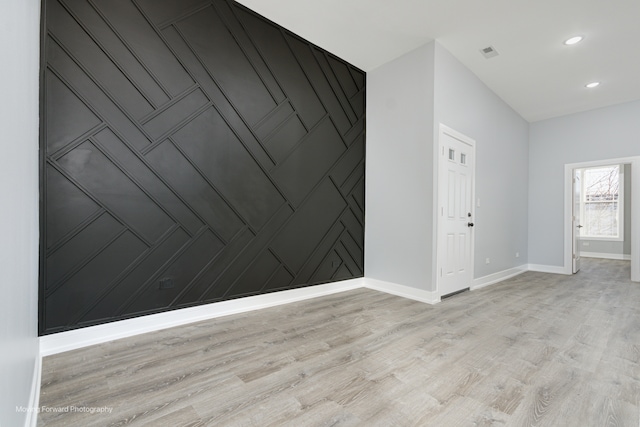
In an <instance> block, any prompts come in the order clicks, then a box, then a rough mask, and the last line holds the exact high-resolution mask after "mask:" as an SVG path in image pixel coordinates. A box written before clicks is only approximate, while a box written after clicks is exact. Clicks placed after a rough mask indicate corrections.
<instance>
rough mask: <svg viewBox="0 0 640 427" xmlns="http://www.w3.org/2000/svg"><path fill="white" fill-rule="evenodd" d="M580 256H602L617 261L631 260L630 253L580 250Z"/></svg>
mask: <svg viewBox="0 0 640 427" xmlns="http://www.w3.org/2000/svg"><path fill="white" fill-rule="evenodd" d="M580 256H581V257H584V258H604V259H616V260H619V261H631V255H627V254H608V253H604V252H583V251H580Z"/></svg>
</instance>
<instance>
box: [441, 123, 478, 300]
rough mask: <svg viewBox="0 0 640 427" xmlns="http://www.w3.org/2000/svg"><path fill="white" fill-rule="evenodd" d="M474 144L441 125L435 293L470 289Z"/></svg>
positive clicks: (471, 275) (442, 293) (445, 293)
mask: <svg viewBox="0 0 640 427" xmlns="http://www.w3.org/2000/svg"><path fill="white" fill-rule="evenodd" d="M474 165H475V143H474V141H473V140H471V139H469V138H467V137H465V136H464V135H461V134H459V133H457V132H455V131H453V130H451V129H448V128H447V127H445V126H442V125H441V126H440V134H439V161H438V166H439V167H438V170H439V178H438V201H439V203H438V215H439V216H438V256H437V259H438V273H437V274H438V293H439V294H440V296H445V295H448V294H451V293H454V292H458V291H460V290H463V289H466V288H469V287H470V286H471V281H472V280H473V229H474V228H473V227H474V217H473V214H474V209H473V198H474Z"/></svg>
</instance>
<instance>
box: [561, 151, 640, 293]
mask: <svg viewBox="0 0 640 427" xmlns="http://www.w3.org/2000/svg"><path fill="white" fill-rule="evenodd" d="M615 164H631V280H632V281H634V282H640V156H634V157H620V158H615V159H607V160H595V161H591V162H581V163H567V164H565V165H564V267H563V270H564V274H573V259H572V255H573V251H572V245H573V242H572V240H573V229H572V225H571V216H572V204H573V171H574V169H581V168H590V167H595V166H606V165H615ZM625 203H626V201H625Z"/></svg>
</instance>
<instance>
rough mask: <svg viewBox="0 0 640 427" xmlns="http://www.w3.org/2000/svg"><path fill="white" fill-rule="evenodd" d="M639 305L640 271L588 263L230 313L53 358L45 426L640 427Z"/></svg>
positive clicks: (45, 373)
mask: <svg viewBox="0 0 640 427" xmlns="http://www.w3.org/2000/svg"><path fill="white" fill-rule="evenodd" d="M639 301H640V285H639V284H637V283H632V282H630V281H629V262H625V261H611V260H598V259H588V260H585V261H584V262H583V268H582V270H581V272H580V273H578V274H576V275H572V276H564V275H552V274H545V273H538V272H528V273H524V274H521V275H519V276H516V277H514V278H512V279H509V280H506V281H504V282H501V283H498V284H495V285H492V286H490V287H486V288H483V289H480V290H477V291H472V292H465V293H463V294H459V295H456V296H454V297H451V298H448V299H446V300H444V301H443V302H441V303H440V304H437V305H433V306H432V305H427V304H423V303H420V302H417V301H413V300H408V299H404V298H401V297H397V296H393V295H388V294H384V293H381V292H377V291H373V290H368V289H357V290H354V291H348V292H343V293H340V294H334V295H329V296H326V297H321V298H315V299H311V300H306V301H300V302H296V303H291V304H288V305H283V306H278V307H272V308H268V309H263V310H259V311H255V312H250V313H244V314H238V315H232V316H226V317H222V318H218V319H212V320H207V321H203V322H198V323H193V324H189V325H184V326H180V327H177V328H171V329H165V330H161V331H156V332H152V333H149V334H144V335H139V336H135V337H130V338H126V339H122V340H117V341H112V342H109V343H104V344H99V345H95V346H92V347H87V348H83V349H79V350H74V351H70V352H67V353H62V354H58V355H54V356H49V357H46V358H44V360H43V369H42V385H41V391H40V404H41V405H42V406H43V407H45V408H51V409H52V410H49V411H42V412H41V413H40V414H39V415H38V425H39V426H69V425H71V426H76V425H77V426H119V425H128V426H156V425H161V426H164V425H171V426H174V425H175V426H191V427H196V426H216V427H217V426H234V427H235V426H260V427H264V426H283V425H285V426H296V427H299V426H323V425H327V426H334V425H336V426H385V427H386V426H432V425H433V426H446V427H448V426H505V425H506V426H560V425H561V426H580V427H583V426H601V425H612V426H633V427H639V426H640V304H638V302H639ZM65 407H69V408H71V407H73V408H79V409H75V410H74V411H71V410H69V411H66V412H54V411H53V409H56V408H65ZM83 408H84V409H83ZM91 408H94V409H93V412H91ZM97 408H110V409H111V412H108V411H107V412H104V411H100V412H98V409H97Z"/></svg>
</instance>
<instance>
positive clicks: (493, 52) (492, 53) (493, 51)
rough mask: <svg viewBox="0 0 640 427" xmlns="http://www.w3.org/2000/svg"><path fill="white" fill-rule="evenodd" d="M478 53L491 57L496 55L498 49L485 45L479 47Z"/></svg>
mask: <svg viewBox="0 0 640 427" xmlns="http://www.w3.org/2000/svg"><path fill="white" fill-rule="evenodd" d="M480 53H481V54H482V56H484V57H485V58H487V59H489V58H493V57H494V56H498V51H497V50H496V48H495V47H493V46H487V47H485V48H482V49H480Z"/></svg>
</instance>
